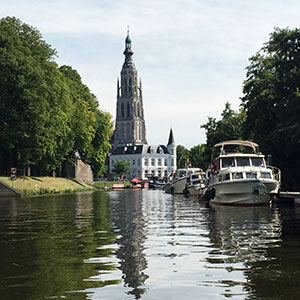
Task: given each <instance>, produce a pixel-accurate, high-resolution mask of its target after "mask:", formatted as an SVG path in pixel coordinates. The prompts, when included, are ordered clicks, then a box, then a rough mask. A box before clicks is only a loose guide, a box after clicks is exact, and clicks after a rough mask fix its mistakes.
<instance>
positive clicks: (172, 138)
mask: <svg viewBox="0 0 300 300" xmlns="http://www.w3.org/2000/svg"><path fill="white" fill-rule="evenodd" d="M171 144H175V140H174V136H173V130H172V128H171V130H170V135H169V141H168V146H169V145H171Z"/></svg>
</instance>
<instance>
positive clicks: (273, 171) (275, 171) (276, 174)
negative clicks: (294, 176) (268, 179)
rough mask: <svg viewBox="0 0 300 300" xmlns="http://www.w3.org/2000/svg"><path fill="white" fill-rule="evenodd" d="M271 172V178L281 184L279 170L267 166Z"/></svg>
mask: <svg viewBox="0 0 300 300" xmlns="http://www.w3.org/2000/svg"><path fill="white" fill-rule="evenodd" d="M268 168H270V169H271V170H272V174H273V178H274V179H275V180H277V181H278V182H281V170H280V169H279V168H277V167H273V166H268Z"/></svg>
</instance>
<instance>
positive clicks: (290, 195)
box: [277, 192, 300, 204]
mask: <svg viewBox="0 0 300 300" xmlns="http://www.w3.org/2000/svg"><path fill="white" fill-rule="evenodd" d="M277 201H278V202H293V201H294V203H296V204H300V192H279V197H278V200H277Z"/></svg>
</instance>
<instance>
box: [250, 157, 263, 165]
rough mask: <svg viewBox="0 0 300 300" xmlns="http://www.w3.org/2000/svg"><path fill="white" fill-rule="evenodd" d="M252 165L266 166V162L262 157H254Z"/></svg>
mask: <svg viewBox="0 0 300 300" xmlns="http://www.w3.org/2000/svg"><path fill="white" fill-rule="evenodd" d="M251 160H252V166H253V167H264V166H265V163H264V160H263V158H262V157H252V158H251Z"/></svg>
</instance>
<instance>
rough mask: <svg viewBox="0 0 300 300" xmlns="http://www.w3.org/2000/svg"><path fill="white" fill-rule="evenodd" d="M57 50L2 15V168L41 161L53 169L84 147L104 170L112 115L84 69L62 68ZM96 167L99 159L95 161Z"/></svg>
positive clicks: (85, 153)
mask: <svg viewBox="0 0 300 300" xmlns="http://www.w3.org/2000/svg"><path fill="white" fill-rule="evenodd" d="M55 55H56V51H55V50H54V49H52V48H51V46H50V45H48V44H47V43H46V42H45V41H43V40H42V36H41V34H40V32H39V31H38V30H37V29H35V28H33V27H31V26H29V25H27V24H25V23H22V22H21V21H20V20H18V19H16V18H13V17H7V18H3V19H1V20H0V91H1V93H0V155H1V157H5V158H6V159H5V160H4V159H1V160H0V171H1V172H3V170H5V169H6V170H8V169H9V167H10V166H18V167H25V166H36V168H37V169H39V172H40V173H43V174H48V173H49V172H50V171H52V170H55V169H57V168H59V167H60V166H61V164H62V163H63V162H64V161H66V160H71V159H72V158H74V157H75V153H79V154H80V156H81V158H82V159H83V160H84V161H85V162H89V163H92V164H94V168H93V169H94V170H95V172H96V173H98V172H101V171H103V170H104V160H105V157H106V154H107V152H108V149H109V147H108V140H109V135H110V134H111V121H110V115H109V114H107V113H103V112H101V111H100V110H99V109H98V102H97V99H96V97H95V96H94V95H93V94H91V93H90V91H89V89H88V87H86V86H85V85H84V84H83V83H82V82H81V78H80V76H79V74H78V73H77V71H76V70H73V69H72V68H71V67H68V66H62V67H61V68H58V66H57V64H56V63H55V61H54V58H55ZM92 167H93V165H92Z"/></svg>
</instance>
